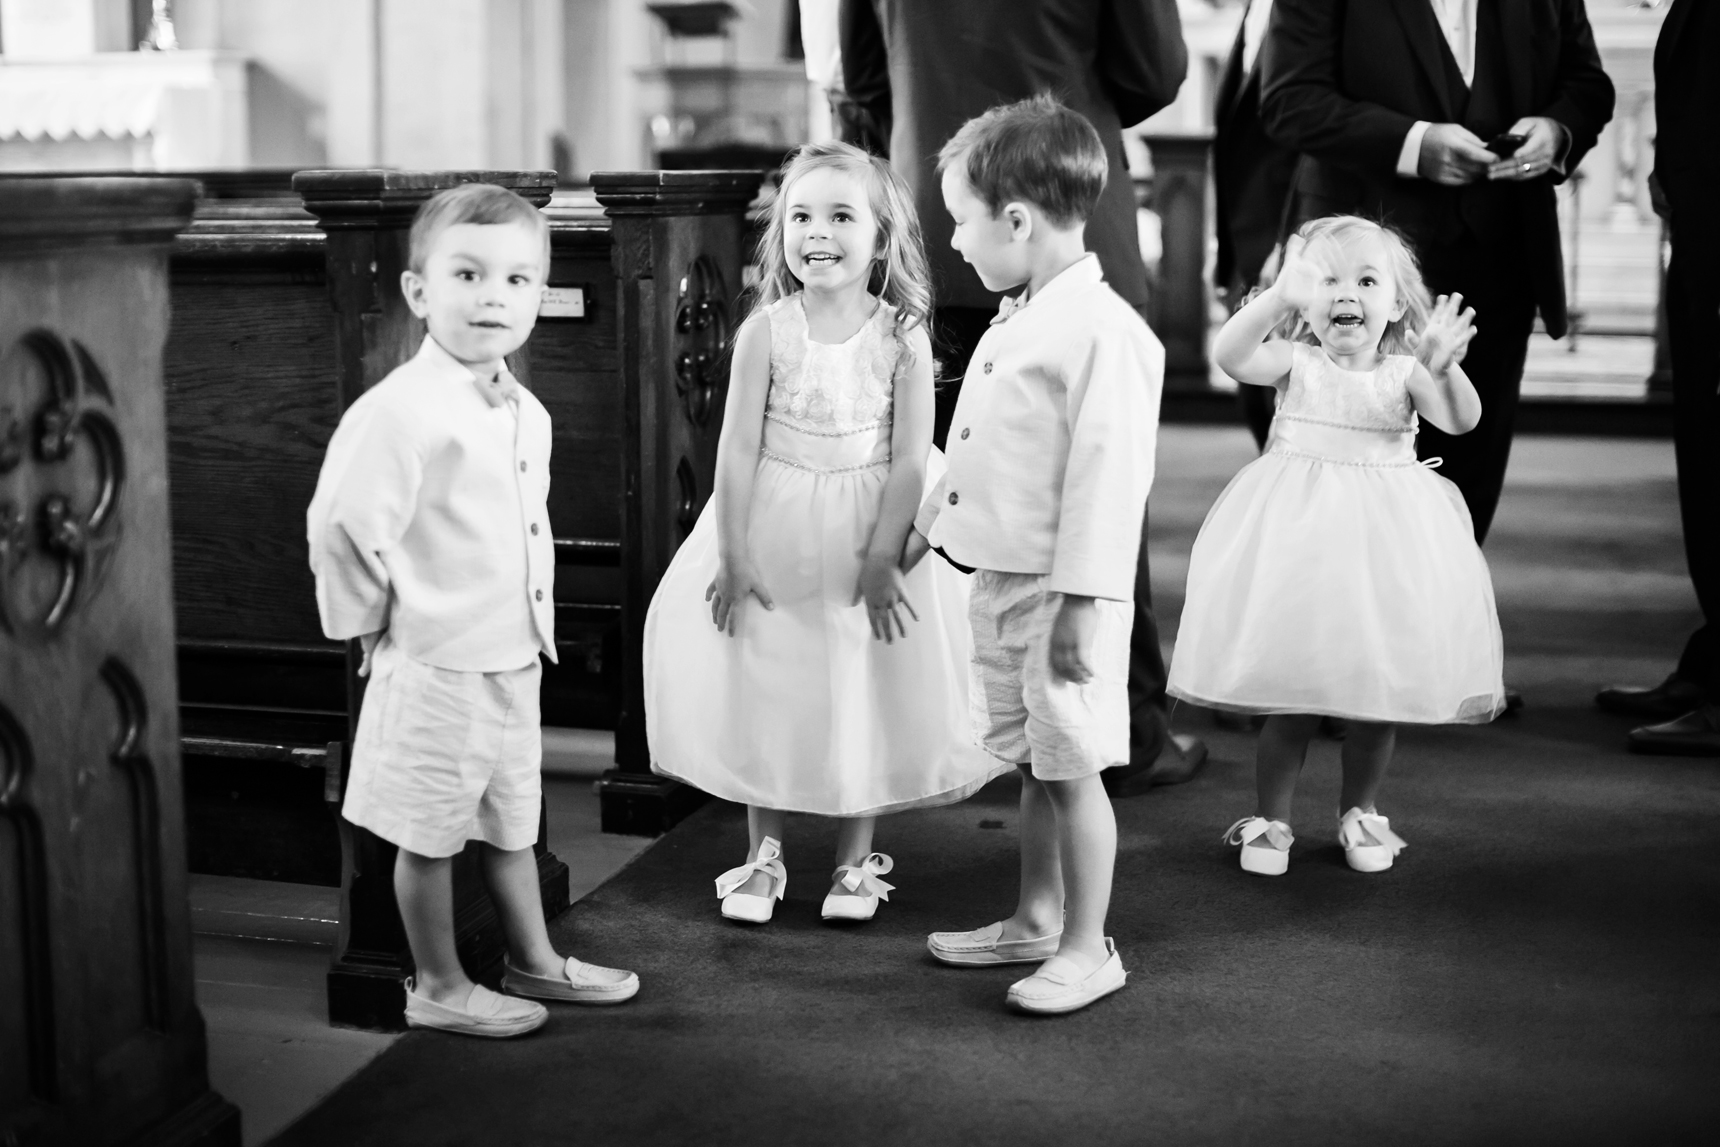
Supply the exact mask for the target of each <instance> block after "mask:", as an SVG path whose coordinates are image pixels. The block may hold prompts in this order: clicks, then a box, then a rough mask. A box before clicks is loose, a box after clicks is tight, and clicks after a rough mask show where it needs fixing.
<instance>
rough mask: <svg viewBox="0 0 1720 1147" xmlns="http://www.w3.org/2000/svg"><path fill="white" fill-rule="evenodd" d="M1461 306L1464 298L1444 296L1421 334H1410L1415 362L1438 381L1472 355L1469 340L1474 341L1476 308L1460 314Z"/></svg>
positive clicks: (1461, 311) (1435, 305)
mask: <svg viewBox="0 0 1720 1147" xmlns="http://www.w3.org/2000/svg"><path fill="white" fill-rule="evenodd" d="M1462 306H1463V296H1462V295H1441V296H1439V298H1438V300H1436V301H1435V303H1434V305H1433V313H1432V314H1431V315H1429V316H1428V319H1427V326H1425V327H1424V328H1422V331H1421V333H1420V334H1419V335H1418V334H1416V332H1414V331H1411V332H1409V343H1410V345H1411V346H1412V347H1414V348H1415V356H1416V358H1418V359H1420V360H1421V365H1423V366H1425V367H1426V368H1427V373H1429V374H1431V375H1433V376H1434V377H1435V378H1441V377H1443V376H1444V375H1445V372H1446V371H1448V370H1450V369H1451V368H1452V367H1453V366H1455V365H1457V364H1458V363H1460V362H1462V361H1463V356H1464V355H1465V354H1466V353H1468V351H1469V340H1470V339H1472V338H1474V337H1475V308H1474V307H1470V308H1469V309H1467V310H1459V308H1460V307H1462Z"/></svg>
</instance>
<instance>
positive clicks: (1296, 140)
mask: <svg viewBox="0 0 1720 1147" xmlns="http://www.w3.org/2000/svg"><path fill="white" fill-rule="evenodd" d="M1345 2H1346V0H1277V2H1276V3H1274V4H1273V6H1272V21H1271V23H1270V24H1268V25H1267V29H1266V38H1265V40H1264V41H1263V42H1262V44H1261V47H1260V61H1259V68H1260V77H1261V88H1260V119H1261V122H1262V123H1263V124H1264V125H1265V128H1266V133H1267V134H1268V135H1269V136H1271V137H1272V138H1273V139H1274V140H1276V141H1277V142H1278V143H1279V144H1280V145H1282V146H1284V147H1287V148H1290V149H1291V150H1292V151H1300V152H1305V153H1307V154H1309V155H1313V156H1315V157H1316V158H1319V159H1322V160H1325V161H1326V162H1328V163H1332V164H1335V165H1336V166H1338V167H1343V168H1348V169H1350V170H1352V171H1356V172H1359V173H1362V174H1367V175H1373V176H1377V177H1379V178H1383V179H1389V178H1392V177H1393V176H1395V175H1396V173H1397V158H1398V152H1399V150H1401V149H1402V147H1403V141H1404V137H1405V136H1406V135H1408V134H1409V129H1410V128H1412V127H1414V126H1415V117H1414V116H1409V115H1405V114H1403V113H1402V112H1397V111H1393V110H1391V109H1390V108H1388V107H1385V106H1384V105H1382V104H1376V103H1370V102H1368V101H1365V100H1354V99H1351V98H1350V97H1348V96H1346V95H1344V94H1343V92H1342V91H1341V90H1340V89H1339V85H1338V36H1339V31H1340V28H1341V25H1342V23H1343V12H1344V4H1345ZM1362 2H1366V3H1374V2H1377V0H1362ZM1576 2H1578V3H1580V0H1576Z"/></svg>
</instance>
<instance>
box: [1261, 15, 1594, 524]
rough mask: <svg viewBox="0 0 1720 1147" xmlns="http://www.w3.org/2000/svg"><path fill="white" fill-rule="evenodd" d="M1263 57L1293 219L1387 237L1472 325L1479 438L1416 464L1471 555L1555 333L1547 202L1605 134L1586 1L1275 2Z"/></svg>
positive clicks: (1556, 276)
mask: <svg viewBox="0 0 1720 1147" xmlns="http://www.w3.org/2000/svg"><path fill="white" fill-rule="evenodd" d="M1268 39H1269V45H1268V48H1267V50H1266V53H1265V60H1264V64H1265V77H1264V84H1263V87H1262V92H1261V102H1260V111H1261V118H1262V119H1263V120H1264V122H1265V124H1266V130H1267V131H1268V132H1269V133H1270V134H1271V135H1272V137H1273V138H1274V139H1276V140H1278V142H1279V143H1281V144H1283V145H1284V146H1286V147H1290V148H1294V149H1296V150H1297V151H1300V152H1301V153H1302V160H1301V163H1300V165H1299V167H1298V170H1297V174H1296V194H1297V200H1298V202H1297V212H1296V214H1297V218H1298V219H1299V220H1300V219H1307V218H1313V217H1316V216H1320V215H1328V214H1332V213H1334V212H1346V213H1352V214H1358V215H1366V216H1371V217H1374V218H1381V219H1384V220H1385V221H1387V222H1389V223H1391V224H1393V225H1395V226H1396V227H1398V228H1399V229H1401V230H1402V231H1403V232H1404V233H1405V234H1406V235H1407V236H1408V237H1409V239H1410V241H1411V243H1412V244H1413V246H1414V247H1415V250H1416V254H1417V255H1418V256H1419V257H1420V259H1421V262H1422V268H1423V271H1424V272H1425V275H1426V278H1427V285H1428V287H1429V288H1430V289H1431V290H1432V291H1433V292H1434V293H1436V294H1461V295H1463V297H1464V301H1465V303H1466V304H1467V305H1470V306H1473V307H1474V308H1475V313H1476V327H1477V329H1478V332H1479V333H1477V335H1476V336H1475V340H1474V341H1473V342H1471V343H1470V344H1469V352H1468V355H1467V357H1466V358H1465V359H1464V361H1463V369H1464V371H1465V373H1467V374H1468V375H1469V377H1470V379H1471V380H1472V381H1473V382H1474V383H1475V388H1476V390H1477V391H1479V392H1480V395H1481V403H1482V415H1481V423H1480V425H1479V426H1477V427H1476V428H1475V429H1474V430H1472V431H1470V433H1468V434H1466V435H1463V436H1461V437H1454V436H1451V435H1448V434H1445V433H1443V432H1441V431H1439V430H1436V429H1434V428H1432V427H1430V426H1423V427H1422V430H1421V435H1420V438H1419V440H1418V443H1417V448H1418V451H1419V453H1420V454H1421V456H1422V457H1423V458H1429V457H1434V456H1437V457H1440V458H1443V459H1444V460H1445V461H1444V465H1443V468H1442V469H1441V470H1440V473H1441V474H1443V475H1445V477H1447V478H1449V479H1451V480H1452V481H1453V482H1455V483H1456V484H1457V487H1458V489H1459V490H1461V491H1462V492H1463V498H1464V501H1465V502H1467V503H1468V505H1469V513H1470V516H1471V517H1472V518H1473V519H1474V522H1475V537H1476V540H1477V541H1481V540H1484V539H1485V538H1486V536H1487V529H1488V527H1489V526H1490V525H1491V524H1492V521H1493V511H1494V509H1495V508H1496V507H1497V506H1498V503H1499V491H1500V488H1501V486H1502V485H1503V484H1504V480H1505V465H1506V462H1507V461H1508V459H1509V457H1510V453H1511V428H1512V423H1513V421H1514V420H1515V417H1516V411H1517V395H1518V388H1519V386H1520V384H1521V383H1522V379H1523V362H1524V358H1525V356H1526V355H1527V353H1528V345H1529V333H1530V330H1531V328H1532V326H1533V324H1534V319H1535V311H1536V309H1537V308H1539V310H1540V312H1541V319H1542V321H1543V322H1544V323H1545V324H1546V328H1547V333H1548V334H1550V335H1552V336H1553V337H1554V338H1558V337H1561V336H1562V335H1563V334H1564V333H1565V321H1566V320H1565V287H1564V271H1563V262H1562V258H1561V255H1560V250H1559V220H1558V206H1557V201H1556V199H1555V193H1554V184H1555V183H1558V182H1560V181H1562V180H1563V179H1564V177H1565V176H1566V175H1567V174H1568V173H1569V172H1570V171H1572V170H1574V169H1575V167H1576V165H1577V163H1578V162H1579V161H1580V160H1581V159H1582V157H1583V155H1584V154H1586V153H1587V152H1588V150H1589V148H1591V147H1593V146H1594V142H1595V137H1596V136H1597V135H1598V134H1599V132H1600V129H1601V128H1602V126H1604V125H1605V123H1606V121H1607V120H1608V119H1609V118H1611V116H1612V105H1613V87H1612V82H1611V81H1610V80H1608V79H1607V75H1606V73H1605V72H1604V71H1602V70H1601V62H1600V55H1599V53H1598V52H1597V51H1596V50H1595V41H1594V34H1593V33H1592V32H1591V31H1590V29H1589V21H1588V16H1587V14H1586V13H1585V11H1584V8H1583V0H1277V2H1276V4H1275V5H1274V8H1273V15H1272V27H1271V29H1270V31H1269V32H1268ZM1507 135H1509V136H1514V137H1520V138H1519V139H1516V140H1512V141H1510V142H1507V141H1504V140H1501V139H1500V137H1502V136H1507ZM1495 141H1498V142H1496V143H1495V148H1496V151H1495V150H1489V147H1488V145H1489V143H1493V142H1495ZM1513 146H1515V150H1512V148H1513ZM1506 153H1509V154H1508V155H1507V154H1506Z"/></svg>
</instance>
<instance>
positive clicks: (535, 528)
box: [532, 522, 537, 538]
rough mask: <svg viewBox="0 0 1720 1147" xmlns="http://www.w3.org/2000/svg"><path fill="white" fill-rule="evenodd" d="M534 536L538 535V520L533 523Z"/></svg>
mask: <svg viewBox="0 0 1720 1147" xmlns="http://www.w3.org/2000/svg"><path fill="white" fill-rule="evenodd" d="M532 537H534V538H535V537H537V523H536V522H533V523H532Z"/></svg>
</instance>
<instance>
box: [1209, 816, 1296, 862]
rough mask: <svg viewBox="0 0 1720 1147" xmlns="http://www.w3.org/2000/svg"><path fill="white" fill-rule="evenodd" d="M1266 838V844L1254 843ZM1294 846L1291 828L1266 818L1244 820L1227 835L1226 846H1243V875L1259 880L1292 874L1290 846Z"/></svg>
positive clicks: (1231, 827)
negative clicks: (1247, 874) (1252, 876)
mask: <svg viewBox="0 0 1720 1147" xmlns="http://www.w3.org/2000/svg"><path fill="white" fill-rule="evenodd" d="M1263 836H1264V837H1265V838H1266V843H1264V844H1255V843H1254V842H1255V841H1256V840H1259V839H1260V838H1261V837H1263ZM1295 842H1296V837H1295V834H1294V833H1292V832H1291V831H1290V826H1289V825H1288V824H1285V823H1284V822H1283V821H1281V820H1267V819H1266V818H1265V817H1263V816H1245V817H1243V818H1242V819H1241V820H1239V821H1237V822H1236V823H1235V824H1233V825H1231V826H1230V827H1229V828H1228V829H1226V830H1225V832H1224V843H1226V844H1239V845H1241V846H1242V849H1241V852H1242V871H1244V872H1252V873H1254V875H1256V876H1283V875H1284V874H1285V873H1286V872H1288V871H1290V846H1291V845H1292V844H1294V843H1295Z"/></svg>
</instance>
